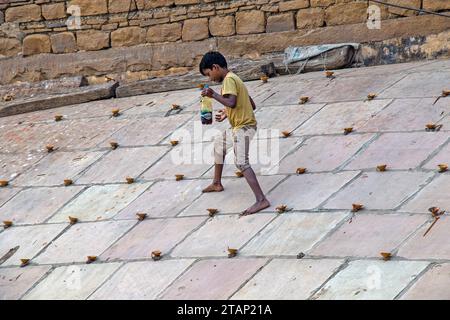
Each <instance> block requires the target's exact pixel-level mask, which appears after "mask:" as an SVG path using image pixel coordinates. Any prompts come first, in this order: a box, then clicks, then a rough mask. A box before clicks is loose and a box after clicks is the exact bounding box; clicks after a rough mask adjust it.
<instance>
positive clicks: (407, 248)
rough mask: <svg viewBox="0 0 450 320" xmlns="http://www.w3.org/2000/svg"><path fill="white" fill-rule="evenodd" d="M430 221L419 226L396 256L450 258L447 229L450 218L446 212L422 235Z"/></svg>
mask: <svg viewBox="0 0 450 320" xmlns="http://www.w3.org/2000/svg"><path fill="white" fill-rule="evenodd" d="M431 223H432V221H431V219H430V221H429V222H428V223H427V224H425V225H424V226H423V227H422V228H420V229H419V230H418V231H417V232H416V233H415V234H414V236H412V237H411V238H410V239H408V241H406V243H404V244H403V245H402V246H401V247H400V249H399V252H398V256H400V257H404V258H407V259H445V260H448V259H450V248H449V246H448V245H446V244H447V243H448V230H450V229H449V228H450V219H449V217H448V214H447V215H446V216H442V217H441V218H440V219H439V220H438V221H437V222H436V224H435V225H434V226H433V228H432V229H431V230H430V231H429V232H428V234H427V235H426V236H425V237H424V236H423V235H424V234H425V232H426V230H427V229H428V228H429V227H430V226H431Z"/></svg>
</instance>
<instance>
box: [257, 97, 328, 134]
mask: <svg viewBox="0 0 450 320" xmlns="http://www.w3.org/2000/svg"><path fill="white" fill-rule="evenodd" d="M323 106H324V104H304V105H299V104H297V105H283V106H282V107H266V108H261V109H259V110H257V112H256V114H255V115H256V118H257V122H258V131H262V130H269V129H270V130H276V131H279V133H278V136H279V137H280V136H281V132H282V131H287V132H295V129H296V128H297V127H298V126H300V125H301V124H302V123H303V122H304V121H306V120H307V119H309V118H310V117H311V116H312V115H313V114H315V113H316V112H317V111H319V110H320V109H321V108H323ZM287 115H289V116H287Z"/></svg>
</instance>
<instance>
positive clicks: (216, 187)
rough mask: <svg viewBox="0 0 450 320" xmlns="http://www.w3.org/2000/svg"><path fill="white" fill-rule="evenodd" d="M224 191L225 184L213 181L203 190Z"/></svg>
mask: <svg viewBox="0 0 450 320" xmlns="http://www.w3.org/2000/svg"><path fill="white" fill-rule="evenodd" d="M221 191H223V186H222V185H221V184H216V183H212V184H210V185H209V186H207V187H206V188H205V189H203V190H202V192H204V193H206V192H221Z"/></svg>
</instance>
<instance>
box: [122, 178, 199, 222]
mask: <svg viewBox="0 0 450 320" xmlns="http://www.w3.org/2000/svg"><path fill="white" fill-rule="evenodd" d="M204 184H205V182H204V181H201V180H200V181H199V180H181V181H175V179H174V180H173V181H159V182H156V183H155V184H153V185H152V186H151V187H150V188H149V189H148V190H146V191H145V192H144V193H142V194H141V195H140V196H139V197H138V198H137V199H136V200H135V201H133V202H131V203H130V204H129V205H128V206H127V207H125V208H124V209H123V210H122V211H121V212H120V214H119V215H117V217H116V219H135V218H136V213H138V212H143V213H146V214H147V215H148V216H149V217H150V218H160V217H167V218H168V217H175V216H177V215H178V214H179V213H180V211H181V210H183V209H184V208H186V207H187V206H188V205H190V204H191V203H192V202H193V201H194V200H195V199H196V198H198V197H199V196H200V195H201V190H202V189H203V186H204Z"/></svg>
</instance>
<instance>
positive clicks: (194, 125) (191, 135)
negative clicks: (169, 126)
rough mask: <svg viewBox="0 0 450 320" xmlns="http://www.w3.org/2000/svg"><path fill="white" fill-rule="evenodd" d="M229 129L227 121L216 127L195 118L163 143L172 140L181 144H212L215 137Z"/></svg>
mask: <svg viewBox="0 0 450 320" xmlns="http://www.w3.org/2000/svg"><path fill="white" fill-rule="evenodd" d="M229 127H230V125H229V123H228V122H226V121H223V122H222V123H217V122H215V123H214V125H202V123H201V121H200V118H199V117H195V118H192V119H191V120H189V121H188V122H186V123H185V124H183V125H182V126H181V127H179V128H177V129H176V130H174V131H173V132H172V134H170V135H169V136H168V137H167V138H166V139H164V140H163V141H162V143H164V144H169V143H170V141H172V140H175V141H179V143H201V142H211V141H213V140H214V137H215V136H217V135H220V134H221V133H222V131H223V130H225V129H226V128H229Z"/></svg>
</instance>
